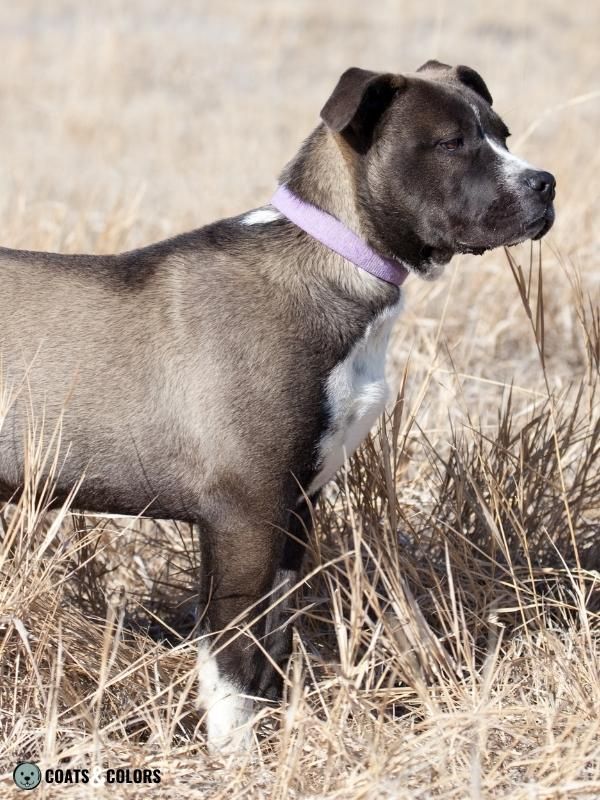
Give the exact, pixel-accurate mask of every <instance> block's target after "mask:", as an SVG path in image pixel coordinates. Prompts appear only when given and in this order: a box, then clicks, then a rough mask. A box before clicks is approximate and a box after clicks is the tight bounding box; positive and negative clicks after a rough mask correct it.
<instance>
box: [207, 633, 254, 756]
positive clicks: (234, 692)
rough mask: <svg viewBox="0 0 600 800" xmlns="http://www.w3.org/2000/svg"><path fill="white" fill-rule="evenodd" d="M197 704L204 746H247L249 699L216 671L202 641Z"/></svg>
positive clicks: (226, 749)
mask: <svg viewBox="0 0 600 800" xmlns="http://www.w3.org/2000/svg"><path fill="white" fill-rule="evenodd" d="M197 668H198V688H199V696H198V705H199V706H200V707H201V708H203V709H204V711H205V712H206V717H205V720H206V732H207V737H208V746H209V748H210V749H211V750H213V751H217V752H221V753H223V752H234V751H236V750H247V749H248V747H249V745H250V741H251V738H250V737H251V734H250V726H249V724H248V723H249V722H250V720H251V718H252V711H253V702H252V699H251V698H250V697H247V696H244V695H243V694H241V692H240V690H239V688H238V687H236V686H235V685H234V683H233V682H232V681H230V680H229V679H228V678H226V677H225V676H223V675H219V668H218V666H217V660H216V658H215V657H214V656H213V655H211V653H210V652H209V650H208V648H207V646H206V645H205V644H200V646H199V648H198V661H197Z"/></svg>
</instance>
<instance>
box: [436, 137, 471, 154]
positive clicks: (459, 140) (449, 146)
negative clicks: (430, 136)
mask: <svg viewBox="0 0 600 800" xmlns="http://www.w3.org/2000/svg"><path fill="white" fill-rule="evenodd" d="M464 143H465V140H464V139H463V137H462V136H457V137H456V138H455V139H446V140H445V141H443V142H440V147H443V148H444V150H450V151H452V150H459V149H460V148H461V147H462V146H463V145H464Z"/></svg>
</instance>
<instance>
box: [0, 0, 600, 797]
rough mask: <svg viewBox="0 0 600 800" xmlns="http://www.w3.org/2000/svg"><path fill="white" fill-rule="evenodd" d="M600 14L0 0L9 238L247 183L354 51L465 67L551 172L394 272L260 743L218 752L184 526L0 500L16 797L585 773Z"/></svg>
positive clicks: (96, 228)
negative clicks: (388, 326)
mask: <svg viewBox="0 0 600 800" xmlns="http://www.w3.org/2000/svg"><path fill="white" fill-rule="evenodd" d="M599 33H600V6H598V4H593V3H586V2H580V1H579V0H576V1H575V2H570V3H568V4H567V3H564V2H559V0H547V2H545V3H543V4H541V3H537V4H535V3H522V2H516V0H504V2H499V0H492V1H491V2H487V3H479V2H475V0H472V1H471V2H470V1H469V0H457V2H454V3H449V2H444V0H439V1H438V2H436V3H427V2H416V0H406V1H405V2H392V0H380V2H378V3H364V2H357V0H345V2H341V0H336V1H335V2H333V1H330V2H328V3H323V2H317V0H295V1H294V2H292V0H287V1H286V2H283V1H282V2H279V3H269V4H262V3H258V2H254V3H249V2H246V3H243V2H241V0H239V1H238V2H232V0H221V2H216V0H212V1H211V2H204V3H201V2H196V3H194V2H191V0H182V1H181V2H178V3H167V2H166V0H144V2H142V0H129V2H127V3H120V2H117V0H111V1H110V2H109V0H103V1H102V2H98V3H94V4H92V3H86V4H84V3H76V2H75V1H74V0H52V2H41V0H37V1H34V0H20V2H19V3H14V4H8V3H5V4H4V5H3V6H2V8H0V42H1V51H2V62H3V63H2V70H1V71H0V102H1V109H2V117H1V120H0V151H1V152H2V159H1V163H0V242H1V243H2V244H3V245H5V246H9V247H20V248H28V249H47V250H59V251H65V252H82V251H89V252H98V253H100V252H114V251H118V250H123V249H128V248H131V247H135V246H138V245H141V244H145V243H148V242H151V241H154V240H156V239H159V238H163V237H165V236H168V235H171V234H173V233H176V232H179V231H183V230H186V229H190V228H193V227H198V226H199V225H201V224H203V223H205V222H207V221H209V220H213V219H215V218H217V217H220V216H225V215H231V214H236V213H239V212H241V211H243V210H246V209H249V208H254V207H257V206H260V205H262V204H263V203H264V202H266V201H267V200H268V198H269V196H270V194H271V192H272V191H273V189H274V187H275V186H276V180H277V175H278V172H279V170H280V169H281V168H282V166H283V165H284V164H285V162H286V160H287V159H288V158H290V157H291V156H292V155H293V153H294V152H295V150H296V148H297V147H298V145H299V144H300V142H301V141H302V139H303V137H304V136H305V135H306V134H307V133H308V132H309V131H310V130H311V128H312V127H313V126H314V125H315V124H316V122H317V120H318V112H319V110H320V108H321V106H322V105H323V103H324V101H325V100H326V98H327V96H328V94H329V92H330V91H331V89H332V87H333V86H334V84H335V82H336V80H337V78H338V76H339V74H340V73H341V72H342V71H343V70H344V69H345V68H347V67H348V66H352V65H355V66H362V67H366V68H370V69H382V70H394V71H398V72H401V71H403V70H412V69H414V68H416V67H417V66H418V65H419V64H421V63H422V62H424V61H426V60H427V59H429V58H438V59H440V60H442V61H446V62H448V63H450V64H457V63H464V64H467V65H469V66H472V67H475V68H476V69H478V70H479V71H480V72H481V73H482V75H483V76H484V78H485V79H486V82H487V84H488V86H489V88H490V90H491V92H492V95H493V96H494V105H495V107H496V108H497V109H498V111H499V112H500V113H501V115H502V116H503V117H504V118H505V120H506V121H507V123H508V125H509V127H510V129H511V131H512V132H513V136H512V138H511V140H510V144H511V147H512V149H513V150H514V151H515V152H517V153H518V154H519V155H521V156H523V157H525V158H526V159H527V160H528V161H530V162H532V163H533V164H536V165H538V166H540V167H543V168H545V169H549V170H550V171H552V172H553V173H554V174H555V175H556V178H557V201H556V209H557V222H556V225H555V227H554V229H553V230H552V232H551V233H550V235H549V236H548V237H547V238H546V239H545V240H544V241H543V243H542V245H541V248H540V247H539V246H538V245H537V244H536V245H535V246H533V247H530V246H529V245H523V246H520V247H518V248H513V249H512V250H511V251H510V253H509V254H506V253H504V252H503V251H496V252H493V253H490V254H487V255H485V256H483V257H481V258H474V257H470V256H464V257H457V258H455V259H454V261H453V262H452V263H451V265H450V266H449V267H448V268H447V269H446V272H445V274H444V275H443V276H442V277H441V278H440V279H439V280H438V281H437V282H435V283H424V282H420V281H418V280H416V279H411V280H409V281H408V282H407V285H406V312H405V313H404V314H403V316H402V318H401V319H400V321H399V323H398V325H397V328H396V330H395V333H394V337H393V343H392V348H391V353H390V363H389V373H390V379H391V381H392V382H393V384H394V385H395V387H396V390H397V391H398V392H399V400H398V402H397V403H396V404H395V405H391V406H390V408H389V414H388V415H387V417H386V418H385V419H384V420H382V424H381V426H380V428H379V430H378V431H374V432H373V436H372V437H371V439H370V440H369V441H368V442H367V443H366V444H365V446H364V447H363V449H362V450H361V451H360V452H359V453H358V455H357V456H356V457H355V458H354V459H353V461H352V463H351V464H350V465H349V469H348V471H347V472H345V473H344V474H341V475H340V476H339V479H338V481H337V483H336V484H333V485H331V487H330V489H329V491H328V493H327V497H326V498H325V499H324V500H323V502H322V503H321V504H320V506H319V508H318V509H316V512H315V513H316V531H315V535H314V537H313V540H312V550H311V556H310V558H309V559H308V563H307V565H306V575H305V578H304V583H303V586H302V587H301V589H300V592H299V595H300V596H299V597H298V598H296V599H294V600H293V605H294V606H295V607H298V608H300V609H302V610H301V611H300V612H299V613H298V615H297V616H296V618H295V628H296V630H295V652H294V658H293V660H292V662H291V665H290V670H289V673H288V675H287V681H286V686H287V690H286V694H287V702H286V704H285V705H283V706H280V707H276V708H265V709H264V711H263V716H262V719H261V720H260V721H259V722H258V723H257V725H256V734H257V736H258V740H259V744H258V745H257V746H256V747H255V748H254V749H252V750H251V752H250V753H249V754H248V755H247V757H237V758H234V759H230V760H226V759H222V758H217V757H213V756H210V755H209V754H208V753H207V751H206V748H205V742H204V739H203V733H202V720H201V713H200V712H198V711H196V709H195V693H196V685H195V680H194V665H195V652H196V649H195V646H194V644H193V642H190V641H189V640H184V639H182V638H181V634H182V633H184V632H185V629H186V625H187V624H188V622H189V620H190V618H191V616H190V614H191V611H190V609H191V607H192V605H193V592H194V590H195V587H194V572H195V570H196V567H197V556H196V552H197V548H196V547H195V541H194V536H193V535H192V532H191V531H189V530H188V529H187V528H185V527H182V526H178V527H177V526H173V525H170V524H160V525H154V524H153V523H151V522H149V521H143V522H135V523H131V522H126V521H118V520H99V519H98V518H91V517H89V516H88V517H83V516H81V515H73V514H70V513H69V512H68V510H67V509H64V511H63V513H61V514H58V515H56V514H55V515H47V514H44V513H43V504H35V503H34V502H33V501H32V500H31V499H30V498H29V497H26V498H25V500H24V501H23V502H22V503H21V505H20V506H18V507H16V508H15V507H12V508H8V509H6V510H5V511H4V513H3V515H2V517H1V518H0V795H1V796H2V797H13V796H14V797H17V796H20V790H19V789H17V788H16V787H14V786H13V782H12V771H13V769H14V767H15V765H16V763H17V761H19V760H28V761H35V762H37V763H39V764H40V766H41V767H42V769H43V770H44V769H46V768H49V767H57V766H61V767H62V768H63V769H64V768H71V769H75V768H89V769H90V770H92V769H93V767H94V766H99V765H102V766H103V767H125V768H127V767H129V768H130V769H133V768H135V767H142V768H143V767H149V768H153V769H154V768H158V769H160V770H161V773H162V782H161V784H160V785H142V786H140V785H136V784H126V785H119V786H114V785H106V786H105V787H104V788H102V787H96V786H95V787H94V789H93V796H94V797H98V798H100V797H137V796H140V797H142V796H144V797H151V796H156V797H169V798H179V797H186V798H195V797H198V798H205V797H206V798H209V797H210V798H213V797H214V798H228V800H231V798H238V797H239V798H369V799H370V798H373V800H375V798H423V799H424V798H430V797H431V798H456V799H457V800H458V799H459V798H492V797H493V798H498V797H501V798H515V800H516V798H523V799H525V798H528V800H529V799H531V798H536V799H537V798H539V799H540V800H542V798H544V799H545V798H553V799H554V798H576V797H577V798H596V797H598V796H600V712H599V709H600V688H599V687H600V681H599V675H598V670H599V668H598V664H599V660H598V655H599V653H600V645H599V642H598V631H599V624H598V623H599V611H600V601H599V592H598V581H599V574H598V569H599V565H600V545H599V544H598V542H599V539H598V532H599V526H600V522H599V511H600V474H599V470H598V458H597V456H598V448H599V447H600V415H599V413H598V396H599V395H598V393H599V361H600V314H599V306H598V301H599V291H600V286H599V283H600V277H599V276H600V269H599V267H600V234H599V231H598V225H597V220H598V218H599V211H600V208H599V201H600V192H599V191H598V181H597V178H596V176H597V174H598V168H599V167H600V149H599V148H598V133H597V132H598V129H599V123H600V83H599V80H598V74H599V69H598V68H599V66H600V63H599V59H598V45H597V43H598V39H599ZM0 290H1V287H0ZM91 323H92V324H93V320H91ZM0 340H1V321H0ZM4 400H5V398H4ZM3 402H4V401H3V398H2V393H1V392H0V421H1V419H2V404H3ZM30 457H31V462H32V463H33V462H34V454H33V453H32V454H31V456H30ZM177 599H181V604H177V603H176V600H177ZM290 603H292V600H290ZM161 620H162V621H161ZM167 624H172V625H173V626H174V627H175V628H176V630H173V631H172V632H171V633H170V635H169V636H168V637H167V638H168V641H167V640H166V639H165V631H166V628H165V625H167ZM36 792H37V793H38V796H40V797H62V796H65V797H70V798H78V797H87V796H88V795H89V794H90V793H91V789H90V785H88V784H77V785H63V786H62V787H57V786H56V785H49V784H47V783H45V782H44V781H43V782H42V784H41V785H40V787H39V788H38V789H36Z"/></svg>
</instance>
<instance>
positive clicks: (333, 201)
mask: <svg viewBox="0 0 600 800" xmlns="http://www.w3.org/2000/svg"><path fill="white" fill-rule="evenodd" d="M360 158H361V156H359V155H358V154H357V153H355V152H354V151H353V150H352V148H351V147H350V145H348V144H347V142H346V141H345V140H344V139H343V137H342V136H340V135H339V134H334V133H331V132H330V131H329V130H328V129H327V128H326V127H325V126H324V125H319V126H318V127H317V128H315V130H314V131H313V132H312V133H311V134H310V135H309V136H308V138H307V139H306V140H305V142H304V144H303V145H302V147H301V148H300V150H299V152H298V153H297V155H296V156H295V157H294V158H293V159H292V160H291V161H290V162H289V163H288V165H287V166H286V167H285V169H284V170H283V172H282V173H281V176H280V183H285V184H287V186H288V188H289V189H290V190H291V191H292V192H293V193H294V194H296V195H298V197H300V198H301V199H302V200H305V201H306V202H308V203H312V204H313V205H315V206H317V207H318V208H321V209H322V210H323V211H327V212H328V213H329V214H332V215H333V216H334V217H337V219H339V220H340V221H341V222H343V223H344V225H346V227H347V228H349V229H350V230H351V231H352V232H353V233H355V234H357V236H359V237H360V238H361V239H363V240H364V241H365V242H367V243H368V244H369V245H370V246H371V247H372V248H373V249H374V250H375V251H376V252H378V253H379V254H380V255H381V256H383V257H385V258H392V259H397V260H398V261H399V262H400V263H403V264H405V265H407V266H408V267H409V268H410V269H412V270H413V271H414V272H415V273H417V274H419V275H420V276H421V277H424V278H426V279H433V278H436V277H438V276H439V275H440V274H441V271H442V269H443V265H444V264H446V263H447V262H448V261H449V259H450V257H451V255H452V253H449V252H443V253H442V252H435V251H433V250H432V248H429V247H427V246H426V244H425V243H424V242H423V241H422V240H421V239H419V238H418V237H417V236H416V234H415V233H414V232H413V231H412V230H409V229H402V226H401V224H400V223H399V224H398V228H399V230H398V231H397V232H396V233H397V235H396V237H395V238H396V242H397V243H399V241H401V247H399V248H398V249H390V247H389V246H388V245H387V244H386V243H385V242H384V241H383V240H382V238H381V236H380V235H379V234H378V232H377V230H376V229H375V226H374V225H373V224H371V223H370V221H369V219H368V215H367V214H366V213H365V212H364V210H361V208H360V203H359V197H358V186H357V179H358V175H359V174H360V171H361V167H362V165H361V163H360ZM363 202H364V198H363Z"/></svg>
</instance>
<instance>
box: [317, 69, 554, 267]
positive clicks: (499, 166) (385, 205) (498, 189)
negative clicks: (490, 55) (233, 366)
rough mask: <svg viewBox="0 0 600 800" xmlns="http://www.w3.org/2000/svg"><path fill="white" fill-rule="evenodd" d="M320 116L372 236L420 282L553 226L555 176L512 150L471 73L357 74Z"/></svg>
mask: <svg viewBox="0 0 600 800" xmlns="http://www.w3.org/2000/svg"><path fill="white" fill-rule="evenodd" d="M321 117H322V119H323V121H324V122H325V124H326V125H327V127H328V128H329V129H330V130H331V131H333V132H334V133H335V134H336V135H338V136H339V137H341V140H340V143H342V145H343V146H344V147H345V149H346V150H347V151H348V152H349V153H350V154H351V158H350V163H351V164H352V165H353V167H352V168H353V170H354V173H355V181H356V191H357V197H358V203H359V209H360V213H361V215H363V216H364V217H365V218H366V223H367V226H368V228H369V229H370V230H371V231H372V232H373V234H374V236H375V238H376V239H377V241H378V243H379V244H380V246H382V247H383V248H384V250H387V251H388V253H389V254H391V255H394V256H396V257H399V258H401V259H403V260H404V261H406V262H407V263H408V264H410V265H412V266H413V267H414V268H416V269H417V270H419V271H420V272H421V273H423V274H424V275H428V274H429V275H432V274H435V272H436V271H437V270H436V267H437V266H438V265H441V264H443V263H446V262H447V261H448V260H449V259H450V258H451V256H452V255H453V254H454V253H458V252H463V253H482V252H483V251H484V250H488V249H491V248H494V247H498V246H500V245H510V244H516V243H517V242H521V241H525V240H526V239H539V238H541V237H542V236H543V235H544V234H545V233H546V232H547V231H548V230H549V229H550V227H551V226H552V223H553V221H554V208H553V205H552V201H553V200H554V190H555V180H554V177H553V176H552V175H551V174H550V173H549V172H543V171H541V170H538V169H536V168H534V167H532V166H531V165H529V164H527V162H525V161H522V160H521V159H520V158H517V157H516V156H514V155H512V154H511V153H510V152H509V151H508V148H507V146H506V140H507V137H508V136H509V132H508V129H507V127H506V125H505V124H504V122H503V121H502V120H501V119H500V117H499V116H498V114H496V112H495V111H494V110H493V109H492V97H491V95H490V93H489V91H488V88H487V86H486V85H485V83H484V81H483V79H482V78H481V76H480V75H479V74H478V73H477V72H475V70H473V69H470V68H469V67H465V66H458V67H450V66H448V65H447V64H441V63H439V62H437V61H428V62H427V63H426V64H424V65H423V66H422V67H420V69H419V70H418V71H417V72H416V73H414V74H409V75H394V74H391V73H375V72H368V71H367V70H362V69H357V68H354V67H353V68H351V69H349V70H347V71H346V72H344V74H343V75H342V77H341V78H340V80H339V82H338V84H337V86H336V87H335V89H334V91H333V94H332V95H331V97H330V98H329V100H328V101H327V103H326V104H325V106H324V107H323V109H322V111H321ZM342 140H343V142H342Z"/></svg>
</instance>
